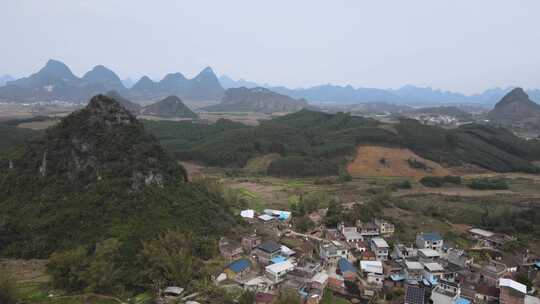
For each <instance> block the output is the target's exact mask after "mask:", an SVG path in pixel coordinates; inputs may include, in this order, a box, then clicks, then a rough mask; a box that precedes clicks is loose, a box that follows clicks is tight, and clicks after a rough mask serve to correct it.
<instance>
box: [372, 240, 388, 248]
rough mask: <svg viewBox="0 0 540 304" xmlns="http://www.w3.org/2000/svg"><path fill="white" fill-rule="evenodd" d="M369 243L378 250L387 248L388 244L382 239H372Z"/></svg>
mask: <svg viewBox="0 0 540 304" xmlns="http://www.w3.org/2000/svg"><path fill="white" fill-rule="evenodd" d="M371 241H372V242H373V243H374V244H375V246H377V247H378V248H388V247H389V246H388V243H387V242H386V241H385V240H384V239H383V238H372V239H371Z"/></svg>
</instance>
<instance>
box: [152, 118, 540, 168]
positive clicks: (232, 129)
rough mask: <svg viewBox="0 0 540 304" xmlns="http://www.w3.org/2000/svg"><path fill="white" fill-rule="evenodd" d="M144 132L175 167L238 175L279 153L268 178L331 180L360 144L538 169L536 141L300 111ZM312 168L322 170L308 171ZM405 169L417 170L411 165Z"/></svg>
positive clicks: (492, 131) (449, 161) (457, 161)
mask: <svg viewBox="0 0 540 304" xmlns="http://www.w3.org/2000/svg"><path fill="white" fill-rule="evenodd" d="M145 126H146V128H147V130H149V131H150V132H151V133H152V134H154V135H155V136H156V137H157V138H158V139H159V140H160V142H161V143H162V144H163V145H164V146H165V147H166V148H167V149H168V150H169V151H170V152H171V153H172V154H174V155H176V157H177V158H179V159H182V160H193V161H200V162H204V163H206V164H208V165H212V166H219V167H236V168H241V167H243V166H244V165H245V164H246V162H247V160H249V159H250V158H253V157H255V156H260V155H264V154H269V153H278V154H280V155H281V156H282V157H283V158H285V159H284V160H275V161H274V162H275V164H273V165H271V166H270V167H271V168H272V170H271V172H270V174H275V175H286V176H325V175H332V174H336V172H338V170H339V168H343V166H344V164H345V163H346V162H347V161H348V160H350V159H351V158H352V157H353V156H354V155H355V153H356V147H357V146H358V145H359V144H377V145H390V146H396V147H407V148H409V149H411V150H413V151H414V152H415V153H417V154H419V155H421V156H422V157H425V158H427V159H430V160H432V161H435V162H438V163H441V164H446V165H449V166H459V165H462V164H464V163H471V164H476V165H478V166H480V167H483V168H486V169H489V170H493V171H497V172H510V171H521V172H531V173H535V172H539V170H540V169H539V168H538V167H536V166H534V165H533V164H532V163H531V160H534V159H538V158H540V143H539V142H538V141H526V140H523V139H520V138H518V137H516V136H514V135H513V134H512V133H511V132H509V131H507V130H505V129H502V128H495V127H491V126H484V125H475V124H473V125H467V126H462V127H460V128H457V129H452V130H448V129H442V128H439V127H433V126H426V125H423V124H421V123H419V122H418V121H415V120H410V119H403V120H401V121H400V122H399V123H398V124H395V125H393V126H392V127H390V126H388V127H383V125H381V123H379V122H377V121H375V120H371V119H366V118H362V117H355V116H351V115H349V114H345V113H337V114H327V113H322V112H315V111H309V110H302V111H299V112H296V113H292V114H289V115H285V116H282V117H278V118H275V119H272V120H269V121H264V122H262V123H261V124H260V125H259V126H256V127H250V126H244V125H241V124H239V123H233V122H230V121H225V120H220V121H219V122H218V123H216V124H210V125H204V124H194V123H192V122H154V121H148V122H146V123H145ZM392 129H395V131H393V130H392ZM288 164H291V165H293V166H292V167H291V169H287V168H286V166H285V165H288ZM314 164H317V165H320V166H321V169H313V168H309V167H311V166H313V165H314ZM411 165H412V166H415V165H418V164H416V163H414V162H413V161H411ZM299 167H301V169H299ZM331 167H333V168H331Z"/></svg>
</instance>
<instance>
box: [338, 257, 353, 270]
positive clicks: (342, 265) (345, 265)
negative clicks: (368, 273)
mask: <svg viewBox="0 0 540 304" xmlns="http://www.w3.org/2000/svg"><path fill="white" fill-rule="evenodd" d="M338 267H339V270H341V272H342V273H343V272H356V267H354V266H353V264H351V262H349V261H348V260H347V259H345V258H341V259H339V261H338Z"/></svg>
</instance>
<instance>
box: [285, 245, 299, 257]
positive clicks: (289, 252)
mask: <svg viewBox="0 0 540 304" xmlns="http://www.w3.org/2000/svg"><path fill="white" fill-rule="evenodd" d="M295 254H296V252H295V251H294V250H292V249H291V248H289V247H287V246H284V245H281V255H282V256H284V257H287V258H290V257H292V256H294V255H295Z"/></svg>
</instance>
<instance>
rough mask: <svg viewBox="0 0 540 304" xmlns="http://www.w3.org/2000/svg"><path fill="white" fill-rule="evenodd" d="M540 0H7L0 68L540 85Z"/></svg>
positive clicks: (1, 17) (472, 86)
mask: <svg viewBox="0 0 540 304" xmlns="http://www.w3.org/2000/svg"><path fill="white" fill-rule="evenodd" d="M539 12H540V1H538V0H507V1H502V0H422V1H421V0H406V1H405V0H394V1H385V0H370V1H367V0H366V1H362V0H349V1H344V0H343V1H341V0H325V1H323V0H271V1H257V0H246V1H240V0H215V1H207V0H196V1H195V0H193V1H159V0H153V1H149V0H145V1H143V0H124V1H116V0H89V1H83V0H33V1H31V0H0V37H1V38H0V39H1V41H2V43H1V46H0V74H4V73H9V74H13V75H15V76H22V75H26V74H28V73H31V72H34V71H36V70H37V69H39V68H40V67H41V66H42V65H43V64H44V63H45V61H46V60H47V59H48V58H55V59H59V60H62V61H64V62H65V63H66V64H68V65H69V66H70V67H71V68H72V69H73V71H74V72H75V73H76V74H78V75H81V74H83V73H84V72H85V71H87V70H89V69H90V68H91V67H92V66H94V65H96V64H104V65H106V66H107V67H109V68H111V69H113V70H115V71H116V72H117V73H118V74H119V75H120V77H122V78H125V77H128V76H129V77H132V78H135V79H136V78H138V77H140V76H141V75H143V74H148V75H149V76H150V77H152V78H158V79H159V78H161V77H162V76H163V75H164V74H166V73H168V72H182V73H183V74H184V75H186V76H188V77H192V76H194V75H195V74H196V73H197V72H198V71H200V70H201V69H202V68H204V67H205V66H208V65H209V66H212V67H213V68H214V70H215V71H216V73H217V74H218V75H220V74H227V75H230V76H232V77H233V78H240V77H241V78H245V79H249V80H253V81H257V82H261V83H263V82H268V83H271V84H283V85H288V86H293V87H296V86H309V85H315V84H323V83H334V84H352V85H354V86H363V87H378V88H390V87H392V88H397V87H400V86H402V85H405V84H415V85H422V86H433V87H436V88H442V89H447V90H459V91H463V92H467V93H474V92H479V91H481V90H484V89H486V88H490V87H494V86H513V85H519V86H523V87H528V88H531V87H536V88H540V18H539V16H540V14H539Z"/></svg>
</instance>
